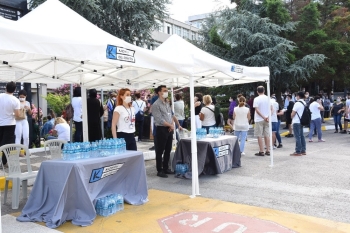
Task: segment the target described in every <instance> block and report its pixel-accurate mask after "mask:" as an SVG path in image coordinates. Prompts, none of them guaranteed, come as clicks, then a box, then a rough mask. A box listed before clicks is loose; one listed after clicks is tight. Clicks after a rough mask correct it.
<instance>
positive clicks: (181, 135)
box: [176, 129, 191, 140]
mask: <svg viewBox="0 0 350 233" xmlns="http://www.w3.org/2000/svg"><path fill="white" fill-rule="evenodd" d="M176 131H177V133H178V134H179V139H180V140H181V139H183V138H189V137H191V132H190V131H188V130H187V129H182V130H179V129H177V130H176Z"/></svg>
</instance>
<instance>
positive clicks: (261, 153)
mask: <svg viewBox="0 0 350 233" xmlns="http://www.w3.org/2000/svg"><path fill="white" fill-rule="evenodd" d="M255 155H256V156H264V155H265V154H264V152H258V153H256V154H255Z"/></svg>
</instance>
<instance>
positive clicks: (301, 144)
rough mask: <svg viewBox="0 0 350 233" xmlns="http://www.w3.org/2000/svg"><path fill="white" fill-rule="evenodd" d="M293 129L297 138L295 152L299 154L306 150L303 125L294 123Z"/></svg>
mask: <svg viewBox="0 0 350 233" xmlns="http://www.w3.org/2000/svg"><path fill="white" fill-rule="evenodd" d="M293 131H294V138H295V152H296V153H298V154H300V153H302V152H306V143H305V137H304V132H303V126H302V125H301V124H300V123H294V124H293ZM310 132H312V131H310Z"/></svg>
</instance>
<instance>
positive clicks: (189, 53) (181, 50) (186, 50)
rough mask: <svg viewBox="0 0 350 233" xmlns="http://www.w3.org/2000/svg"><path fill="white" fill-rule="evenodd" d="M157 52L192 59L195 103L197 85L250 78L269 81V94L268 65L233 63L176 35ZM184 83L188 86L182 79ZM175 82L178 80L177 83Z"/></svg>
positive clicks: (196, 186)
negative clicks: (255, 65)
mask: <svg viewBox="0 0 350 233" xmlns="http://www.w3.org/2000/svg"><path fill="white" fill-rule="evenodd" d="M155 52H156V53H157V54H159V56H167V55H169V56H171V57H172V58H173V61H175V63H176V62H178V61H183V60H186V61H189V63H190V64H193V67H192V70H191V75H190V83H189V86H190V97H191V100H190V102H191V103H194V86H206V87H213V86H222V85H235V84H243V83H249V82H266V84H267V95H268V96H270V71H269V68H268V67H247V66H241V65H237V64H232V63H230V62H227V61H225V60H222V59H220V58H217V57H215V56H213V55H211V54H209V53H207V52H205V51H203V50H201V49H199V48H197V47H196V46H194V45H193V44H191V43H189V42H187V41H185V40H183V39H182V38H180V37H178V36H176V35H173V36H171V37H170V38H169V39H168V40H166V41H165V42H164V43H163V44H161V45H160V46H159V47H158V48H157V49H156V50H155ZM179 79H180V80H181V81H180V83H181V85H178V84H177V86H182V87H183V86H188V84H187V85H186V83H185V81H182V79H185V78H177V79H176V82H179V81H178V80H179ZM176 82H175V83H176ZM194 115H195V111H194V105H193V104H191V116H194ZM269 119H271V111H269ZM195 128H196V125H195V119H194V117H191V129H192V131H191V138H192V141H191V152H192V197H194V196H196V195H200V194H199V181H198V163H197V142H196V131H195V130H193V129H195ZM270 148H272V132H271V122H270ZM271 166H273V150H271Z"/></svg>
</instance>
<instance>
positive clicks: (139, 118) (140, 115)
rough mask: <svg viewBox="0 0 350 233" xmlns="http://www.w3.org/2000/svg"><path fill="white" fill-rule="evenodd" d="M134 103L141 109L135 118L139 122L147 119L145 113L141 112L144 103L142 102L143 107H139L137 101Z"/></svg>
mask: <svg viewBox="0 0 350 233" xmlns="http://www.w3.org/2000/svg"><path fill="white" fill-rule="evenodd" d="M134 102H135V103H136V105H137V107H139V111H138V112H137V113H136V115H135V118H136V120H137V121H143V120H144V117H145V116H144V115H145V113H144V112H143V111H142V110H141V107H142V105H143V102H142V104H141V106H139V105H138V104H137V102H136V101H134Z"/></svg>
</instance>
